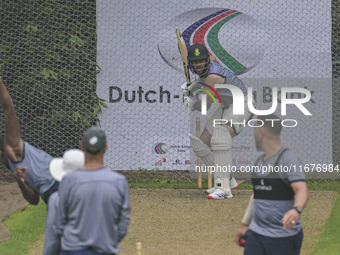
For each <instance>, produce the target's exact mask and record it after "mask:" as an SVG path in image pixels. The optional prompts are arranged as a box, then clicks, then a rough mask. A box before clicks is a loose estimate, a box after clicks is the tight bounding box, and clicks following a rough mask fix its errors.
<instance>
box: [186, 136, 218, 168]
mask: <svg viewBox="0 0 340 255" xmlns="http://www.w3.org/2000/svg"><path fill="white" fill-rule="evenodd" d="M188 136H189V138H190V145H191V148H192V150H193V151H194V152H195V154H196V156H197V157H200V158H201V159H202V161H203V163H204V164H205V165H206V166H213V165H214V154H213V153H212V151H211V150H210V148H209V146H208V145H206V144H205V143H204V142H202V140H201V139H199V138H198V137H196V136H194V135H192V134H189V135H188Z"/></svg>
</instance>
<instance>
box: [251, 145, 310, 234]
mask: <svg viewBox="0 0 340 255" xmlns="http://www.w3.org/2000/svg"><path fill="white" fill-rule="evenodd" d="M283 150H284V148H282V149H281V150H280V151H279V152H278V153H277V154H275V155H274V156H272V157H270V158H269V159H267V160H264V159H263V156H264V155H262V156H260V157H259V158H257V160H256V161H255V165H256V166H258V169H262V170H263V171H258V172H257V171H256V172H254V174H253V184H254V178H256V179H257V184H258V185H255V186H254V189H255V190H254V194H256V191H258V193H261V195H259V196H258V197H257V198H256V196H255V201H254V207H253V219H252V221H251V224H250V226H249V228H250V229H251V230H252V231H254V232H256V233H258V234H261V235H264V236H269V237H288V236H293V235H296V234H297V233H298V232H299V231H300V230H301V228H302V225H301V220H299V221H298V222H297V224H296V225H295V226H294V227H293V228H292V229H290V230H287V229H285V228H284V227H283V224H282V222H281V219H282V217H283V216H284V214H285V213H286V212H287V211H289V210H291V209H292V208H293V205H294V194H293V191H292V190H290V184H291V183H292V182H298V181H306V178H305V173H304V172H303V171H301V170H300V167H299V166H300V165H301V161H300V160H299V158H298V157H297V156H296V154H295V153H294V152H293V151H291V150H285V151H284V152H283V153H282V151H283ZM280 154H281V157H280V159H279V161H278V162H277V160H278V157H279V155H280ZM276 162H277V164H276V166H274V165H275V163H276ZM268 169H271V172H270V171H269V170H268ZM269 174H270V175H269ZM266 177H267V178H273V177H274V178H273V179H274V182H275V183H276V184H274V185H280V186H281V188H282V189H279V190H280V192H277V189H273V187H272V182H271V181H270V180H269V179H266ZM273 179H272V180H273ZM279 180H281V181H282V182H280V181H279ZM277 181H278V182H277ZM275 192H276V193H275ZM266 193H267V194H266ZM292 195H293V196H292Z"/></svg>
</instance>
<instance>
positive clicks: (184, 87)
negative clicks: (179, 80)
mask: <svg viewBox="0 0 340 255" xmlns="http://www.w3.org/2000/svg"><path fill="white" fill-rule="evenodd" d="M181 89H182V92H183V96H189V95H190V90H189V87H188V85H187V83H186V82H185V83H183V84H182V86H181Z"/></svg>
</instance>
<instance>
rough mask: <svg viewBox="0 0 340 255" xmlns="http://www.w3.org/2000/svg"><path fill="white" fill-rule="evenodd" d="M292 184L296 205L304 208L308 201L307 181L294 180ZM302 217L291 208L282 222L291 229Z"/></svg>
mask: <svg viewBox="0 0 340 255" xmlns="http://www.w3.org/2000/svg"><path fill="white" fill-rule="evenodd" d="M291 186H292V188H293V190H294V193H295V199H294V206H300V207H301V208H304V207H305V206H306V204H307V201H308V188H307V183H306V182H293V183H291ZM299 218H300V214H299V213H298V212H297V211H296V210H295V209H291V210H289V211H287V212H286V213H285V215H284V216H283V218H282V224H283V226H284V227H285V228H286V229H291V228H292V227H294V225H295V224H296V223H297V221H298V220H299Z"/></svg>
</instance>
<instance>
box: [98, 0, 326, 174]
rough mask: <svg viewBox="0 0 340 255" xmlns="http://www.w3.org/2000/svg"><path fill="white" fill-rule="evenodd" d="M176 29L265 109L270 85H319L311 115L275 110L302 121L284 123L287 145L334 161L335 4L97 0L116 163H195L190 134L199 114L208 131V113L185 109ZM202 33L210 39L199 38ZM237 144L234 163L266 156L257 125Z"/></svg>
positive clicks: (317, 159) (109, 158)
mask: <svg viewBox="0 0 340 255" xmlns="http://www.w3.org/2000/svg"><path fill="white" fill-rule="evenodd" d="M316 6H317V8H316ZM230 11H232V12H230ZM235 13H236V15H235ZM228 15H230V16H228ZM232 15H234V16H232ZM220 21H222V22H223V23H218V22H220ZM218 26H219V27H218ZM176 28H179V29H180V30H181V32H184V31H186V35H188V36H189V35H190V36H191V37H190V43H192V42H193V41H194V40H203V42H204V43H205V44H206V45H207V46H208V48H209V50H210V51H211V53H212V54H213V55H215V56H217V57H220V58H221V59H219V58H218V60H219V61H220V63H222V65H226V66H228V67H229V68H230V69H232V70H234V71H235V72H236V73H238V74H239V78H240V79H242V80H243V82H244V83H245V85H246V86H247V87H251V88H252V89H253V91H255V94H256V108H257V109H269V108H270V107H271V103H272V102H271V100H270V93H269V94H268V91H270V89H271V88H272V87H279V88H281V87H301V88H307V89H308V90H309V91H311V93H312V99H311V100H310V102H308V103H306V104H304V106H305V107H306V108H307V109H308V110H309V111H310V112H311V113H312V116H305V115H304V114H303V113H302V112H301V111H300V110H299V109H298V108H297V107H295V106H288V107H287V115H286V116H282V115H281V110H280V104H279V106H278V108H277V111H276V112H275V113H276V114H277V115H279V116H280V118H282V119H294V120H296V121H297V123H298V125H297V126H296V127H294V128H284V129H283V132H282V142H283V145H284V146H287V147H289V148H291V149H293V150H294V151H297V152H298V154H299V156H300V159H301V160H302V161H303V162H304V163H327V164H329V163H332V142H331V139H332V96H331V95H332V90H331V89H332V88H331V75H332V66H331V2H330V1H321V2H320V1H314V0H310V1H303V2H301V1H293V0H289V1H286V0H285V1H274V2H268V1H264V0H262V1H261V0H260V1H242V0H240V1H227V2H225V1H223V2H222V1H191V0H186V1H156V0H147V1H132V0H120V1H119V0H116V1H109V0H108V1H103V0H98V1H97V35H98V42H97V45H98V46H97V47H98V53H97V54H98V55H97V62H98V65H99V67H100V70H99V72H98V75H97V93H98V96H99V97H101V98H103V99H105V100H106V103H107V105H108V108H107V109H103V112H102V114H101V115H100V123H101V126H102V127H103V128H104V129H105V131H106V132H107V134H108V138H109V150H108V152H107V155H106V159H105V160H106V163H107V164H108V165H110V166H111V167H112V168H113V169H117V170H120V169H121V170H130V169H139V168H145V169H156V168H158V169H164V170H165V169H166V170H172V169H174V170H175V169H176V170H185V169H195V164H196V157H195V155H194V154H193V152H192V150H191V149H190V142H189V138H188V136H187V134H188V133H189V132H191V133H193V134H196V118H197V117H199V118H200V125H201V126H200V131H201V132H202V131H203V129H204V124H205V121H206V116H202V115H201V114H200V113H199V112H188V111H186V110H185V108H184V106H183V103H182V94H181V89H180V86H181V84H182V83H184V82H185V77H184V74H183V71H182V69H181V68H182V67H181V62H180V54H179V52H178V48H177V39H176V36H175V29H176ZM217 28H218V30H216V29H217ZM192 29H196V30H192ZM199 29H200V30H199ZM214 29H215V30H214ZM197 31H204V33H205V34H204V36H203V37H202V38H199V37H196V39H194V36H195V33H196V32H197ZM214 31H215V34H214ZM216 31H218V32H217V33H216ZM197 33H198V32H197ZM209 36H210V38H209ZM215 42H218V43H219V45H220V46H221V47H222V48H223V49H224V50H225V51H226V52H227V53H228V54H229V55H230V56H231V57H232V58H231V59H229V60H226V61H225V62H223V58H224V57H225V55H226V54H223V53H220V52H218V50H217V48H216V45H215ZM233 68H234V69H233ZM279 90H280V89H279ZM279 97H280V95H279ZM213 108H215V107H213ZM212 112H213V109H212V110H210V111H209V112H208V115H207V116H208V117H209V114H212ZM233 141H234V142H233V160H234V164H235V165H236V166H240V165H250V164H251V163H252V162H253V161H254V159H255V158H256V156H257V155H259V154H258V151H257V150H256V148H255V145H254V139H253V130H252V128H250V127H246V128H245V129H244V130H243V131H242V132H241V133H240V134H239V135H238V136H237V137H235V138H234V140H233Z"/></svg>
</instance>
